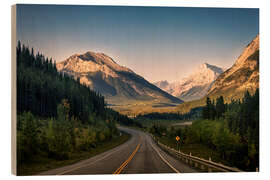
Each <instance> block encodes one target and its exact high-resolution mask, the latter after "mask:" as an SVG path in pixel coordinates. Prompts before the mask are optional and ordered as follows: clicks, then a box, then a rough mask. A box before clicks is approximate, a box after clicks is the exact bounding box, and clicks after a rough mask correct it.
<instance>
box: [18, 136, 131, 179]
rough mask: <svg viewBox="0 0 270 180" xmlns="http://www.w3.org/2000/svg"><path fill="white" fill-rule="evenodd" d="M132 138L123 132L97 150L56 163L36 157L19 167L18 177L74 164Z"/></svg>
mask: <svg viewBox="0 0 270 180" xmlns="http://www.w3.org/2000/svg"><path fill="white" fill-rule="evenodd" d="M130 138H131V135H130V134H127V133H124V132H122V136H120V137H119V138H114V139H112V140H111V141H108V142H104V143H102V144H99V145H98V146H97V147H96V148H95V149H92V150H91V151H87V152H86V151H82V152H74V153H72V154H70V158H69V159H68V160H62V161H56V160H53V159H48V158H41V157H36V158H35V162H32V163H28V164H26V163H25V164H23V165H17V175H20V176H22V175H34V174H38V173H41V172H43V171H47V170H50V169H54V168H58V167H62V166H66V165H70V164H74V163H76V162H79V161H81V160H84V159H87V158H90V157H93V156H95V155H98V154H100V153H103V152H105V151H107V150H110V149H112V148H114V147H116V146H119V145H121V144H123V143H124V142H126V141H128V140H129V139H130Z"/></svg>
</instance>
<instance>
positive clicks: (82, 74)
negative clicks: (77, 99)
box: [57, 51, 183, 104]
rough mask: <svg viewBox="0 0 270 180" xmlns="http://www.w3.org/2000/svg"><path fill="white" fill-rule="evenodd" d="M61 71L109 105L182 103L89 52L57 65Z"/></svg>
mask: <svg viewBox="0 0 270 180" xmlns="http://www.w3.org/2000/svg"><path fill="white" fill-rule="evenodd" d="M57 69H58V70H59V71H62V72H65V73H68V74H70V75H72V76H74V77H75V78H79V79H80V82H81V83H82V84H85V85H87V86H89V87H90V88H91V89H93V90H95V91H98V92H99V93H101V94H102V95H104V96H105V99H106V100H107V102H109V103H113V104H122V103H125V102H130V101H157V102H167V103H181V102H183V101H182V100H180V99H178V98H176V97H173V96H172V95H170V94H168V93H167V92H164V91H163V90H161V89H159V88H158V87H156V86H154V85H153V84H151V83H149V82H148V81H147V80H145V79H144V78H143V77H141V76H139V75H137V74H136V73H134V72H133V71H132V70H130V69H128V68H126V67H123V66H120V65H118V64H117V63H116V62H115V61H114V60H113V59H112V58H110V57H109V56H107V55H105V54H103V53H95V52H91V51H88V52H86V53H85V54H81V55H80V54H75V55H73V56H71V57H69V58H68V59H66V60H64V61H62V62H60V63H57Z"/></svg>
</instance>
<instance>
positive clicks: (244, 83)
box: [208, 35, 260, 99]
mask: <svg viewBox="0 0 270 180" xmlns="http://www.w3.org/2000/svg"><path fill="white" fill-rule="evenodd" d="M259 51H260V50H259V35H257V36H256V37H255V38H254V39H253V40H252V41H251V42H250V43H249V44H248V45H247V46H246V47H245V49H244V50H243V52H242V54H241V55H240V56H239V57H238V59H237V60H236V62H235V63H234V64H233V66H232V67H231V68H229V69H228V70H227V71H225V72H224V73H222V74H221V75H220V76H219V77H218V78H217V79H216V81H215V82H214V83H213V85H212V87H211V88H210V90H209V92H208V96H219V95H223V96H225V97H227V98H230V99H231V98H234V99H237V98H240V97H242V96H243V94H244V92H245V91H247V90H249V91H250V92H251V93H253V92H254V91H255V90H256V89H257V88H259Z"/></svg>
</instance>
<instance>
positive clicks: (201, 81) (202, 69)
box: [154, 63, 223, 101]
mask: <svg viewBox="0 0 270 180" xmlns="http://www.w3.org/2000/svg"><path fill="white" fill-rule="evenodd" d="M221 73H223V69H222V68H220V67H217V66H214V65H210V64H208V63H204V64H202V65H200V66H199V67H198V68H197V69H196V70H195V71H194V72H192V73H191V74H190V75H189V76H188V77H186V78H183V79H182V80H180V81H176V82H173V83H168V82H167V81H159V82H156V83H154V84H155V85H156V86H157V87H159V88H161V89H163V90H164V91H166V92H168V93H170V94H172V95H173V96H176V97H178V98H181V99H183V100H185V101H192V100H196V99H200V98H202V97H204V96H205V95H206V94H207V93H208V90H209V89H210V87H211V85H212V83H213V82H214V81H215V80H216V79H217V77H218V76H219V75H220V74H221Z"/></svg>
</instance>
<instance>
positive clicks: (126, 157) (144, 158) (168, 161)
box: [41, 127, 196, 175]
mask: <svg viewBox="0 0 270 180" xmlns="http://www.w3.org/2000/svg"><path fill="white" fill-rule="evenodd" d="M119 129H120V130H122V131H125V132H127V133H129V134H131V135H132V138H131V139H130V140H129V141H127V142H126V143H124V144H122V145H120V146H118V147H116V148H114V149H111V150H109V151H106V152H104V153H102V154H99V155H97V156H95V157H92V158H89V159H87V160H83V161H80V162H78V163H75V164H73V165H69V166H65V167H61V168H57V169H53V170H50V171H46V172H43V173H41V175H55V174H57V175H72V174H73V175H75V174H76V175H78V174H113V173H115V174H138V173H144V174H146V173H190V172H196V171H195V170H194V169H192V168H190V167H189V166H187V165H185V164H184V163H182V162H180V161H178V160H175V159H174V158H173V157H171V156H170V155H168V154H167V153H165V152H163V151H162V150H161V149H160V148H159V147H158V146H157V145H156V144H155V143H154V142H153V140H152V138H151V137H150V136H149V135H147V134H146V133H144V132H141V131H138V130H134V129H128V128H124V127H119Z"/></svg>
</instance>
